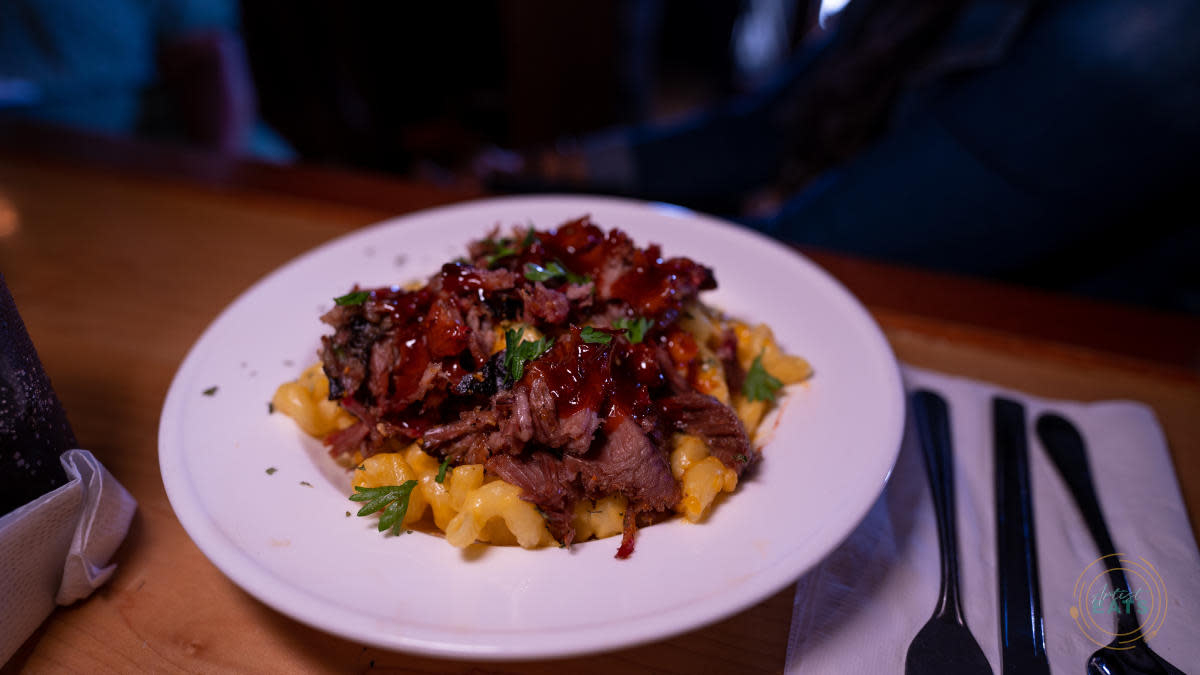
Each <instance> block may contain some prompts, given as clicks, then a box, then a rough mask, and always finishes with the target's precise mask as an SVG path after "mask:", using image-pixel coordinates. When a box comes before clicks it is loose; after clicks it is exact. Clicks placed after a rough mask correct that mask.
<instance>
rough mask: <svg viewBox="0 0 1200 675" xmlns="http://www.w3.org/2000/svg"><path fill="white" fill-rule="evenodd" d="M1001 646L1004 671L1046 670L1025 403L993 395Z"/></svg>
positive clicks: (1021, 673) (1017, 673)
mask: <svg viewBox="0 0 1200 675" xmlns="http://www.w3.org/2000/svg"><path fill="white" fill-rule="evenodd" d="M992 429H993V433H994V437H993V440H994V452H995V467H996V562H997V567H998V572H999V595H1000V650H1001V654H1002V657H1003V659H1002V661H1003V664H1004V667H1003V672H1004V673H1005V674H1006V675H1026V674H1029V673H1049V672H1050V664H1049V662H1048V661H1047V659H1046V634H1045V627H1044V625H1043V620H1042V601H1041V589H1040V587H1039V584H1038V564H1037V545H1036V538H1035V537H1036V533H1035V530H1034V523H1033V493H1032V490H1031V489H1030V482H1029V442H1028V438H1027V436H1026V432H1025V406H1023V405H1021V404H1020V403H1017V402H1016V401H1013V400H1010V399H1006V398H999V397H997V398H994V399H992Z"/></svg>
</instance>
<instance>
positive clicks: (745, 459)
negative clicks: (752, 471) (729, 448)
mask: <svg viewBox="0 0 1200 675" xmlns="http://www.w3.org/2000/svg"><path fill="white" fill-rule="evenodd" d="M734 459H736V460H737V461H738V463H740V464H747V463H749V462H750V458H749V457H747V456H746V455H743V454H741V453H738V454H737V455H736V456H734Z"/></svg>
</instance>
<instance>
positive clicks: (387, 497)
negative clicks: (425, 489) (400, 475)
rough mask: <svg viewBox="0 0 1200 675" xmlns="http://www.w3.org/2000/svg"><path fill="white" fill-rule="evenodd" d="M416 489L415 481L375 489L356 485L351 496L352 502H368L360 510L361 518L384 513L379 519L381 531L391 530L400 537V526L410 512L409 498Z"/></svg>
mask: <svg viewBox="0 0 1200 675" xmlns="http://www.w3.org/2000/svg"><path fill="white" fill-rule="evenodd" d="M415 487H417V481H415V480H406V481H404V482H403V483H401V484H400V485H383V486H380V487H373V488H368V487H362V486H361V485H355V486H354V490H355V492H354V494H352V495H350V501H352V502H366V504H364V505H363V507H362V508H361V509H359V510H358V515H359V516H360V517H361V516H369V515H371V514H372V513H376V512H378V511H383V515H381V516H380V517H379V531H380V532H387V531H388V530H391V531H392V534H396V535H399V534H400V532H401V528H400V525H401V523H403V522H404V514H405V513H407V512H408V498H409V497H410V496H411V495H412V491H413V488H415Z"/></svg>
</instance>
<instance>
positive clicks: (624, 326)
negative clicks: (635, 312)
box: [613, 316, 654, 345]
mask: <svg viewBox="0 0 1200 675" xmlns="http://www.w3.org/2000/svg"><path fill="white" fill-rule="evenodd" d="M653 326H654V321H653V320H651V319H647V318H645V317H642V316H639V317H637V318H634V319H617V320H616V321H614V322H613V328H620V329H621V330H623V331H625V337H627V338H629V341H630V342H632V343H633V344H635V345H636V344H637V343H639V342H641V341H642V340H643V339H644V338H645V337H646V331H648V330H650V329H651V328H652V327H653Z"/></svg>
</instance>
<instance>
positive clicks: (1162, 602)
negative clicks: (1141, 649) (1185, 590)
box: [1071, 553, 1167, 649]
mask: <svg viewBox="0 0 1200 675" xmlns="http://www.w3.org/2000/svg"><path fill="white" fill-rule="evenodd" d="M1122 582H1123V583H1122ZM1074 600H1075V604H1074V605H1072V606H1071V618H1072V619H1074V620H1075V625H1076V626H1079V630H1081V631H1083V634H1084V635H1086V636H1087V638H1088V639H1089V640H1091V641H1092V642H1094V643H1096V644H1097V645H1099V646H1101V647H1107V648H1109V649H1132V648H1133V647H1134V645H1135V644H1136V643H1137V642H1139V641H1141V640H1150V639H1151V638H1153V637H1154V634H1155V633H1157V632H1158V629H1159V628H1160V627H1162V624H1163V620H1164V619H1165V618H1166V616H1167V587H1166V585H1165V584H1164V583H1163V579H1162V576H1160V575H1159V573H1158V571H1157V570H1155V569H1154V566H1153V565H1151V564H1150V563H1148V562H1146V559H1145V558H1137V559H1134V558H1131V557H1129V556H1127V555H1125V554H1123V553H1114V554H1112V555H1107V556H1101V557H1099V558H1096V559H1095V560H1094V561H1092V563H1091V564H1089V565H1088V566H1087V567H1085V568H1084V569H1083V571H1082V572H1080V573H1079V579H1077V580H1076V581H1075V592H1074Z"/></svg>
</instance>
